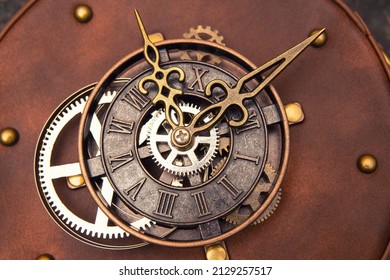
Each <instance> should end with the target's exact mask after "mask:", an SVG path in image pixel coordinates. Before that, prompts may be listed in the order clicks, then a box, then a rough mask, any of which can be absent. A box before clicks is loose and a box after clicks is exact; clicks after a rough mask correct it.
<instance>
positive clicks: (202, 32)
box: [183, 25, 225, 45]
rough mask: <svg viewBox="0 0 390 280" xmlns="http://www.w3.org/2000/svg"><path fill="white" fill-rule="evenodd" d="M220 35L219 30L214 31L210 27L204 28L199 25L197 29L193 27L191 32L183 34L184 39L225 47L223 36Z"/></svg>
mask: <svg viewBox="0 0 390 280" xmlns="http://www.w3.org/2000/svg"><path fill="white" fill-rule="evenodd" d="M218 33H219V31H218V30H216V29H215V30H212V29H211V27H210V26H206V28H204V27H203V26H202V25H198V27H197V28H196V29H195V28H193V27H191V28H190V31H189V32H187V33H184V34H183V37H184V38H186V39H198V40H207V41H209V42H215V43H218V44H220V45H225V44H224V43H223V36H219V35H218ZM207 37H208V38H207Z"/></svg>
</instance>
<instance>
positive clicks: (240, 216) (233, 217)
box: [224, 163, 282, 225]
mask: <svg viewBox="0 0 390 280" xmlns="http://www.w3.org/2000/svg"><path fill="white" fill-rule="evenodd" d="M264 173H265V175H266V177H267V181H266V182H264V181H263V182H262V183H259V184H258V185H257V186H256V187H255V189H254V190H253V191H252V193H251V194H250V195H249V196H248V197H247V198H246V199H245V200H244V201H243V203H242V205H245V206H246V205H248V206H250V208H251V209H252V211H256V210H257V209H259V208H260V206H261V203H260V201H259V196H260V194H261V193H263V192H269V191H270V189H271V187H272V184H273V182H274V180H275V176H276V173H277V172H276V170H275V168H274V167H273V166H272V165H271V164H269V163H267V164H266V165H265V167H264ZM281 196H282V189H280V190H279V191H278V193H277V195H276V196H275V198H274V199H273V200H272V202H271V203H270V205H269V206H268V207H267V209H265V211H264V212H263V213H262V214H261V215H260V216H259V217H258V218H257V219H256V221H255V222H253V224H254V225H256V224H259V223H261V222H263V221H264V220H266V219H268V218H269V217H270V216H271V215H272V214H273V213H274V212H275V210H276V208H277V207H278V205H279V203H280V200H281ZM240 210H241V207H240V206H239V207H237V208H236V209H235V210H234V211H233V212H231V213H230V214H229V215H227V216H225V217H224V219H225V220H226V221H227V222H229V223H231V224H233V225H239V224H241V223H243V222H244V221H245V220H246V219H248V217H249V216H250V213H249V212H245V213H242V212H241V211H240Z"/></svg>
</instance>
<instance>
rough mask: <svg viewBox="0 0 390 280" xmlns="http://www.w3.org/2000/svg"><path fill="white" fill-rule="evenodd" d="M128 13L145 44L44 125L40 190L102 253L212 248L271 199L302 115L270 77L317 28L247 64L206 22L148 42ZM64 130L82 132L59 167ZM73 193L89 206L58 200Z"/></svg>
mask: <svg viewBox="0 0 390 280" xmlns="http://www.w3.org/2000/svg"><path fill="white" fill-rule="evenodd" d="M136 17H137V22H138V25H139V28H140V31H141V32H140V33H141V35H142V38H143V41H144V46H143V48H142V49H141V50H138V51H135V52H133V53H131V54H130V55H128V56H127V57H125V58H123V59H122V60H121V61H120V62H118V63H117V64H116V65H115V66H113V68H112V69H111V70H109V71H108V72H107V74H106V75H105V76H104V77H103V79H102V80H100V81H99V82H98V83H96V84H92V85H90V86H87V87H85V88H83V89H81V90H79V91H78V92H76V93H74V94H73V95H72V96H71V97H69V98H68V99H67V100H65V101H64V102H63V103H62V104H61V105H60V106H59V107H58V108H57V110H56V111H55V112H54V113H53V115H52V116H51V117H50V119H49V120H48V122H47V124H46V125H45V127H44V129H43V131H42V134H41V136H40V139H39V141H38V147H37V150H36V159H35V172H36V181H37V186H38V191H39V194H40V196H41V198H42V201H43V203H44V205H45V207H46V208H47V209H48V212H49V213H50V215H51V216H52V217H53V218H54V220H55V221H56V222H57V223H58V224H60V226H61V227H62V228H63V229H64V230H65V231H67V232H68V233H70V234H71V235H72V236H74V237H76V238H77V239H79V240H81V241H83V242H85V243H87V244H90V245H93V246H97V247H100V248H107V249H131V248H138V247H141V246H144V245H146V244H147V243H146V242H150V243H156V244H159V245H167V246H174V247H193V246H209V245H212V244H218V243H220V242H223V240H224V239H226V238H227V237H229V236H231V235H233V234H235V233H236V232H238V231H240V230H241V229H243V228H245V227H246V226H248V225H250V224H257V223H260V222H262V221H264V220H265V219H267V218H268V217H269V216H270V215H271V214H272V213H273V212H274V211H275V209H276V207H277V205H278V204H279V201H280V199H281V181H282V179H283V176H284V173H285V170H286V166H287V159H288V151H289V130H288V126H289V124H291V123H294V122H295V123H296V122H300V121H302V117H301V118H300V119H298V120H295V121H292V122H291V120H289V119H288V118H287V116H286V109H285V107H284V105H283V103H282V102H281V100H280V98H279V96H278V94H277V92H276V90H275V89H274V88H273V87H272V86H271V85H270V82H271V81H272V80H273V79H274V78H275V77H276V76H277V75H278V74H279V73H280V72H281V71H282V70H283V69H284V68H285V67H287V66H288V65H289V64H290V63H291V62H292V61H293V60H294V59H295V58H296V57H298V55H299V54H301V53H302V52H303V51H304V50H305V49H306V48H307V47H309V46H310V45H311V44H312V43H313V42H314V41H315V40H316V39H317V38H318V37H319V36H321V34H322V33H323V32H324V29H322V30H318V31H317V32H315V33H314V34H311V35H310V36H309V37H308V38H307V39H305V40H304V41H302V42H301V43H299V44H297V45H296V46H295V47H293V48H291V49H289V50H288V51H286V52H285V53H283V54H281V55H279V56H278V57H276V58H274V59H272V60H271V61H269V62H267V63H265V64H264V65H262V66H260V67H255V66H254V65H253V64H252V63H251V62H250V61H249V60H247V59H246V58H245V57H243V56H242V55H240V54H238V53H237V52H235V51H233V50H231V49H229V48H227V47H226V46H224V45H223V44H222V40H223V37H222V36H219V35H218V31H212V30H211V28H210V27H207V28H203V27H201V26H198V28H197V29H196V30H195V29H193V28H191V30H190V32H189V33H186V34H185V35H184V36H185V39H176V40H166V41H165V40H163V41H161V42H152V40H153V39H151V37H149V35H148V34H147V32H146V30H145V27H144V24H143V22H142V20H141V18H140V16H139V14H138V12H137V11H136ZM205 34H206V35H207V36H208V39H206V40H204V39H202V38H201V36H204V35H205ZM81 114H82V115H81ZM80 115H81V117H80ZM71 123H79V126H80V128H79V139H78V147H79V160H78V161H74V162H72V163H69V162H66V163H64V162H63V161H61V160H58V159H57V158H59V159H61V153H66V152H64V147H63V144H64V143H63V142H66V141H64V140H62V139H61V136H62V135H68V134H69V133H72V134H73V135H74V134H76V133H77V132H76V131H70V130H69V129H67V126H70V124H71ZM73 130H74V129H73ZM75 138H76V137H74V136H73V138H72V139H73V140H72V142H73V143H72V145H71V146H72V147H74V146H75V144H74V139H75ZM57 154H58V155H57ZM75 189H76V190H77V191H81V190H84V193H85V189H88V190H89V192H90V195H91V196H92V198H93V201H92V200H91V199H90V197H88V199H87V200H88V202H89V203H90V205H89V206H88V207H85V205H84V204H83V203H82V204H81V205H80V199H81V198H80V197H82V196H80V194H77V195H76V194H75V196H74V197H75V198H74V200H73V199H70V200H69V199H67V200H63V199H61V194H62V193H63V192H74V190H75ZM79 189H81V190H79ZM84 195H85V194H84ZM86 202H87V201H86ZM94 203H96V204H95V205H97V206H98V207H97V206H95V207H93V205H94ZM91 205H92V206H91ZM84 208H92V209H94V211H90V210H89V211H85V209H84ZM86 212H87V213H86ZM88 212H91V213H88Z"/></svg>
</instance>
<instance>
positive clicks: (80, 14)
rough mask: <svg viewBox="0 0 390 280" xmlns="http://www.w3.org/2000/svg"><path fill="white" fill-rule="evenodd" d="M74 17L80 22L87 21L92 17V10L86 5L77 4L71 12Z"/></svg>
mask: <svg viewBox="0 0 390 280" xmlns="http://www.w3.org/2000/svg"><path fill="white" fill-rule="evenodd" d="M73 16H74V18H75V19H76V20H77V21H78V22H80V23H87V22H89V21H90V20H91V19H92V16H93V12H92V9H91V7H89V6H87V5H83V4H81V5H78V6H77V7H76V8H75V9H74V12H73Z"/></svg>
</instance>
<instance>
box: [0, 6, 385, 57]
mask: <svg viewBox="0 0 390 280" xmlns="http://www.w3.org/2000/svg"><path fill="white" fill-rule="evenodd" d="M308 1H310V0H308ZM25 2H27V0H0V30H1V29H2V28H3V26H4V25H5V24H6V23H7V21H8V20H9V19H10V18H11V17H12V16H13V15H14V14H15V12H16V11H17V10H18V9H20V7H21V6H22V5H23V4H24V3H25ZM344 2H346V3H347V4H348V5H349V6H350V7H351V8H352V9H353V10H356V11H357V12H358V13H359V14H360V16H361V17H362V18H363V20H364V21H365V22H366V24H367V25H368V27H369V29H370V31H371V33H372V34H374V36H375V38H376V40H377V41H378V42H379V43H380V44H381V45H382V47H383V48H384V50H385V51H386V52H387V54H390V1H389V0H345V1H344Z"/></svg>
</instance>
